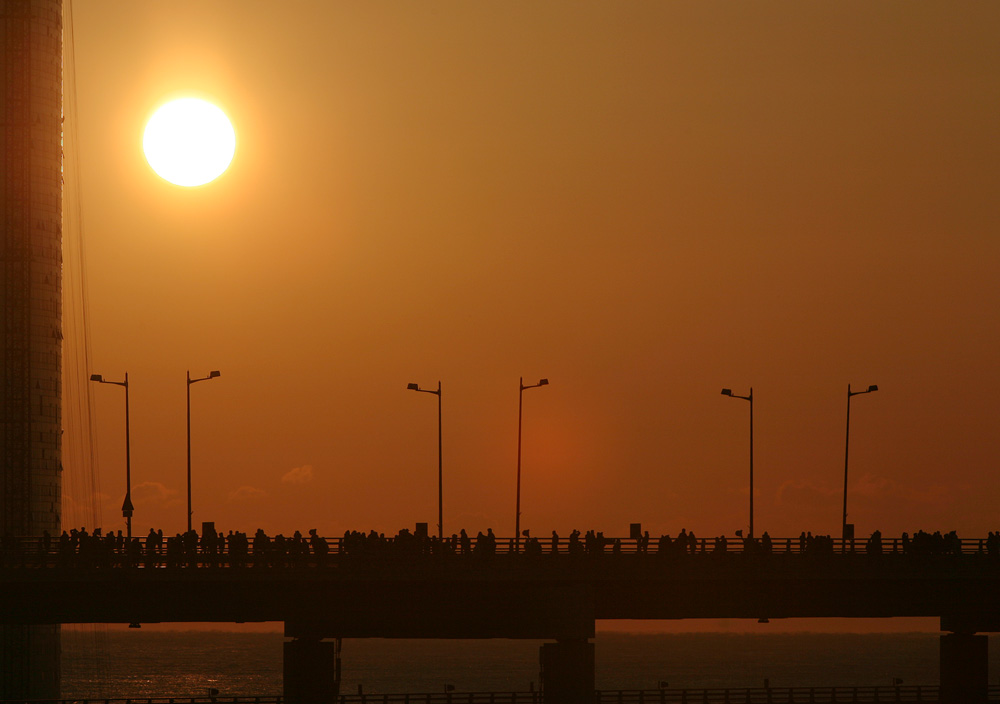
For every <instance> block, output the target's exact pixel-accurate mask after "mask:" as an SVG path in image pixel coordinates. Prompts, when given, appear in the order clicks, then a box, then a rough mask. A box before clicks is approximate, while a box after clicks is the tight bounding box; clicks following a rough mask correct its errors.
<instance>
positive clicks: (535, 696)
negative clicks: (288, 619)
mask: <svg viewBox="0 0 1000 704" xmlns="http://www.w3.org/2000/svg"><path fill="white" fill-rule="evenodd" d="M939 697H940V688H939V687H937V686H935V685H899V686H893V687H767V688H764V687H750V688H740V689H734V688H725V689H724V688H708V689H622V690H600V691H597V692H594V699H593V702H594V704H807V703H808V704H838V703H839V704H846V703H847V702H851V703H857V704H871V703H879V702H881V703H882V704H889V703H891V702H900V703H901V702H907V703H909V702H923V703H924V704H936V703H937V702H939ZM988 700H989V701H990V702H998V701H1000V686H996V685H992V686H990V687H989V691H988ZM18 701H19V702H20V701H23V700H18ZM332 701H333V703H334V704H543V701H544V699H543V694H542V693H541V692H537V691H532V692H454V691H453V692H433V693H431V692H424V693H409V694H407V693H401V694H341V695H339V696H338V697H336V699H334V700H332ZM282 702H283V698H282V697H281V696H268V697H263V696H262V697H250V696H237V697H222V696H215V697H207V696H206V697H152V698H146V697H133V698H111V699H59V700H51V699H47V700H40V699H39V700H29V701H27V702H24V703H23V704H282ZM0 704H14V702H13V701H10V700H7V701H3V702H0ZM583 704H586V703H583Z"/></svg>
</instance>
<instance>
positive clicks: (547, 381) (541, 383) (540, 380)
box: [538, 379, 549, 386]
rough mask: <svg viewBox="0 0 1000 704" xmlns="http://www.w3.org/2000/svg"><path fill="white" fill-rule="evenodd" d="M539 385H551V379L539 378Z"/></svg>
mask: <svg viewBox="0 0 1000 704" xmlns="http://www.w3.org/2000/svg"><path fill="white" fill-rule="evenodd" d="M538 385H539V386H548V385H549V380H548V379H539V380H538Z"/></svg>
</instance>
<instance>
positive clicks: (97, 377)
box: [90, 374, 104, 382]
mask: <svg viewBox="0 0 1000 704" xmlns="http://www.w3.org/2000/svg"><path fill="white" fill-rule="evenodd" d="M90 380H91V381H100V382H103V381H104V377H103V376H101V375H100V374H91V375H90Z"/></svg>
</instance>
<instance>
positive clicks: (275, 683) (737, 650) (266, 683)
mask: <svg viewBox="0 0 1000 704" xmlns="http://www.w3.org/2000/svg"><path fill="white" fill-rule="evenodd" d="M284 640H285V639H284V637H283V636H282V634H280V633H234V632H225V631H168V632H148V631H144V630H142V629H139V630H123V629H121V628H119V627H115V628H114V629H111V628H109V627H105V626H94V627H89V628H88V627H77V628H76V629H73V630H69V629H67V630H65V631H64V633H63V685H62V688H63V696H64V697H67V698H98V697H123V696H129V697H140V696H141V697H149V696H171V695H176V696H199V695H204V694H206V693H207V692H208V691H209V689H210V688H214V689H217V690H219V692H220V694H222V695H241V694H259V695H263V694H271V695H274V694H280V692H281V669H282V643H283V642H284ZM542 642H543V641H526V640H500V639H498V640H461V641H458V640H386V639H365V640H344V641H343V650H342V689H341V691H342V692H356V691H357V688H358V685H362V686H363V687H364V691H365V692H369V693H384V692H441V691H443V689H444V687H445V686H446V685H453V686H454V687H455V689H456V691H527V690H528V689H529V688H531V687H532V686H536V687H537V683H538V680H539V675H538V672H539V655H538V649H539V645H540V644H541V643H542ZM594 644H595V655H596V680H597V687H598V689H655V688H656V687H657V686H658V684H659V683H660V682H668V683H669V686H670V687H689V688H702V687H761V686H763V684H764V680H765V678H766V679H767V680H768V681H769V683H770V686H772V687H791V686H796V687H810V686H812V687H828V686H878V685H881V686H888V685H890V684H891V683H892V680H893V678H900V679H902V680H903V681H904V683H905V684H927V685H934V684H937V682H938V636H937V634H934V633H904V634H899V633H894V634H829V633H822V634H821V633H779V634H760V635H757V634H723V633H675V634H629V633H616V632H607V633H601V632H599V633H598V635H597V637H596V638H595V639H594ZM990 661H991V663H990V671H991V672H992V673H1000V658H998V657H996V656H994V654H993V653H991V657H990ZM994 679H996V675H994V676H992V677H991V680H994Z"/></svg>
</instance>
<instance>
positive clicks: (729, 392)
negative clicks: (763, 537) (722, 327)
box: [722, 386, 753, 540]
mask: <svg viewBox="0 0 1000 704" xmlns="http://www.w3.org/2000/svg"><path fill="white" fill-rule="evenodd" d="M722 395H723V396H729V397H731V398H741V399H743V400H744V401H749V402H750V540H753V387H752V386H751V387H750V394H749V395H748V396H739V395H737V394H734V393H733V390H732V389H723V390H722Z"/></svg>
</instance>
